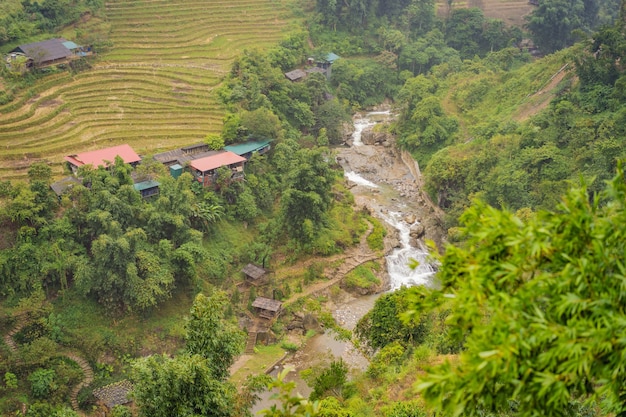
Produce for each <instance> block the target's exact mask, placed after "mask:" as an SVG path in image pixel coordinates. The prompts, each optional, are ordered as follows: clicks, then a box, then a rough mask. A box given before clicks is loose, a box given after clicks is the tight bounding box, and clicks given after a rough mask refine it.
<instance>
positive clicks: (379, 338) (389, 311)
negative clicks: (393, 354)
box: [355, 288, 427, 350]
mask: <svg viewBox="0 0 626 417" xmlns="http://www.w3.org/2000/svg"><path fill="white" fill-rule="evenodd" d="M408 295H409V290H408V289H406V288H402V289H400V290H398V291H394V292H392V293H389V294H384V295H382V296H381V297H379V298H378V299H376V302H375V303H374V308H372V309H371V310H370V311H369V312H368V313H367V314H366V315H365V316H363V317H362V318H361V320H359V322H358V323H357V326H356V329H355V333H356V335H357V337H358V338H359V339H360V340H361V341H363V342H365V344H367V345H368V346H369V347H370V348H371V349H372V350H378V349H381V348H383V347H385V346H387V345H389V344H391V343H393V342H400V343H402V344H405V345H407V344H413V343H415V344H419V343H421V342H422V341H423V339H424V336H425V335H426V330H427V325H426V323H424V322H422V321H420V322H418V323H405V322H403V321H402V320H401V319H400V313H403V312H404V311H406V309H407V308H408V305H409V304H408V303H409V300H410V299H409V297H408Z"/></svg>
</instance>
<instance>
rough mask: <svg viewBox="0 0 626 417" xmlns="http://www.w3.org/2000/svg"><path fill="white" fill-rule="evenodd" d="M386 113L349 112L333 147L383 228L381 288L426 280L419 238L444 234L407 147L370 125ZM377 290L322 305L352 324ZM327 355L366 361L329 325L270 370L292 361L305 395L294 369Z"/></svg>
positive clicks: (358, 196) (357, 363)
mask: <svg viewBox="0 0 626 417" xmlns="http://www.w3.org/2000/svg"><path fill="white" fill-rule="evenodd" d="M392 117H393V114H392V113H391V111H390V110H389V109H388V108H385V107H381V108H378V109H375V110H374V111H370V112H367V113H361V114H357V115H355V116H354V118H353V122H354V123H353V129H352V128H351V129H349V130H348V131H347V132H346V140H345V145H344V146H341V147H338V148H336V151H337V162H338V163H339V164H340V165H341V166H342V167H343V169H344V173H345V178H346V181H347V183H348V186H349V187H350V190H351V192H352V194H353V195H354V197H355V202H356V205H357V206H358V209H366V210H368V211H369V212H370V213H371V214H372V215H373V216H375V217H377V218H379V219H380V220H382V221H384V223H385V224H386V226H387V228H388V234H387V237H386V238H385V248H386V256H385V261H386V262H385V264H386V271H385V273H384V274H382V277H381V278H382V279H383V282H384V284H383V286H382V289H383V290H384V291H393V290H395V289H398V288H400V287H401V286H412V285H432V284H433V281H432V276H433V274H434V268H433V266H432V265H431V264H430V262H429V260H428V252H427V250H426V246H425V245H424V240H425V239H430V240H432V241H434V242H435V243H436V244H437V245H438V246H441V245H442V243H443V239H444V230H443V227H442V226H441V225H442V222H441V218H442V213H441V212H440V210H439V209H438V208H437V207H436V206H435V205H434V204H432V203H431V202H430V200H429V198H428V196H427V195H426V194H425V193H424V192H423V191H422V187H421V178H420V172H419V167H418V166H417V164H416V163H415V162H414V160H413V159H412V158H411V157H410V155H408V153H405V152H402V151H400V150H399V149H398V148H397V147H396V146H395V138H394V137H393V136H392V135H390V134H388V133H385V132H384V129H377V128H375V126H376V125H378V124H380V123H385V122H387V121H389V120H391V118H392ZM412 260H415V261H417V262H418V266H417V267H416V268H411V267H409V264H410V262H411V261H412ZM379 295H380V294H369V295H354V294H348V293H343V294H342V295H341V296H335V297H331V299H330V300H329V302H328V305H327V306H326V307H327V308H330V309H331V311H332V313H333V316H334V317H335V320H336V321H337V323H339V324H340V325H341V326H342V327H344V328H346V329H348V330H353V329H354V327H355V326H356V323H357V322H358V321H359V319H360V318H361V317H363V316H364V315H365V314H366V313H367V312H368V311H369V310H370V309H371V308H372V306H373V305H374V302H375V300H376V298H377V297H378V296H379ZM333 358H335V359H336V358H342V359H343V360H344V361H345V362H346V363H347V364H348V365H349V366H350V368H351V369H352V370H353V371H354V372H360V371H363V370H365V369H366V368H367V366H368V363H369V361H368V359H367V358H366V357H365V356H364V355H363V354H362V353H361V352H360V351H359V350H357V349H356V348H355V347H354V346H353V345H352V343H351V342H350V341H343V340H338V339H337V338H336V337H335V334H334V333H333V332H331V331H329V332H325V333H320V334H317V335H315V336H314V337H312V338H311V339H309V340H308V341H307V342H306V344H305V345H304V346H303V347H302V348H300V349H299V350H298V351H297V352H296V353H295V354H294V355H293V356H291V357H289V358H287V359H286V360H285V361H284V362H283V363H282V364H281V366H279V367H277V368H276V369H275V371H274V374H276V373H277V372H278V371H279V370H280V369H282V368H283V367H286V366H290V367H292V368H293V369H294V371H293V372H292V373H290V374H289V375H288V379H289V380H292V381H294V382H296V385H297V390H298V392H299V393H300V394H302V395H303V396H305V397H306V396H308V395H309V393H310V392H311V388H309V387H308V386H307V384H306V383H305V382H304V381H303V380H302V379H301V378H300V376H299V372H300V371H302V370H304V369H307V368H310V367H312V366H315V365H320V364H328V363H329V362H330V360H331V359H333ZM261 397H262V398H261V401H260V402H259V403H258V404H257V405H256V406H255V407H254V409H253V411H254V412H257V411H259V410H262V409H265V408H268V407H269V406H270V405H271V401H270V400H269V397H270V394H269V393H264V394H263V395H262V396H261Z"/></svg>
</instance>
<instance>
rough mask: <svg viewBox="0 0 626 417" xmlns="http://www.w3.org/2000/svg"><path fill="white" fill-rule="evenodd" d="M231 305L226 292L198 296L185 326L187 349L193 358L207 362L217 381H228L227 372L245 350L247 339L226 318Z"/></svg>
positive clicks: (234, 324)
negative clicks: (226, 310)
mask: <svg viewBox="0 0 626 417" xmlns="http://www.w3.org/2000/svg"><path fill="white" fill-rule="evenodd" d="M228 304H229V302H228V299H227V297H226V294H225V293H223V292H215V293H213V294H212V295H211V296H210V297H207V296H205V295H203V294H198V295H197V296H196V299H195V300H194V303H193V306H192V307H191V311H190V312H189V314H190V317H189V319H188V320H187V324H186V330H187V334H186V337H185V339H186V342H187V343H186V346H185V349H186V350H187V352H189V354H190V355H200V356H202V357H204V358H205V359H207V360H208V361H209V363H210V364H211V368H212V374H213V377H214V378H215V379H217V380H226V379H227V378H228V376H229V375H230V374H229V371H228V369H229V368H230V366H231V365H232V364H233V362H234V360H235V357H236V356H237V355H239V354H240V353H241V351H242V350H243V347H244V342H245V335H244V333H243V332H242V331H241V330H240V329H239V328H238V326H237V325H236V323H233V322H229V321H226V319H225V318H224V311H225V309H226V306H227V305H228Z"/></svg>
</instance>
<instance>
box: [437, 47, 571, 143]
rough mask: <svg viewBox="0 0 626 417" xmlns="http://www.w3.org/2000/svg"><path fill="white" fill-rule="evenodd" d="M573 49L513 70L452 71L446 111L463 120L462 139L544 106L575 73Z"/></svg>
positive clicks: (443, 94)
mask: <svg viewBox="0 0 626 417" xmlns="http://www.w3.org/2000/svg"><path fill="white" fill-rule="evenodd" d="M573 69H574V66H573V62H572V55H571V51H570V50H566V51H561V52H559V53H555V54H553V55H549V56H546V57H544V58H541V59H539V60H536V61H533V62H531V63H528V64H525V65H523V66H521V67H519V68H516V69H513V70H511V71H489V70H484V69H483V70H482V71H480V73H479V74H475V73H474V72H473V71H471V70H469V71H464V72H461V73H460V74H455V75H452V76H451V77H450V78H448V79H447V80H446V81H445V83H444V86H443V87H444V88H442V90H441V92H440V94H441V97H442V104H443V106H444V109H445V111H446V113H448V114H450V115H454V116H455V117H457V118H458V119H459V121H460V123H461V136H460V138H459V139H460V141H461V142H465V141H467V140H469V139H470V138H472V137H473V136H474V135H475V134H476V133H477V132H478V131H480V130H481V129H487V128H488V127H489V126H494V125H496V124H503V123H507V122H508V121H516V122H523V121H525V120H527V119H528V118H529V117H531V116H533V115H534V114H537V113H538V112H540V111H541V110H543V109H544V108H545V107H546V106H547V105H548V104H549V103H550V101H551V100H552V99H553V98H554V97H555V94H556V93H557V92H558V91H559V89H560V83H562V82H566V81H567V80H568V79H570V78H571V77H573V76H574V75H573Z"/></svg>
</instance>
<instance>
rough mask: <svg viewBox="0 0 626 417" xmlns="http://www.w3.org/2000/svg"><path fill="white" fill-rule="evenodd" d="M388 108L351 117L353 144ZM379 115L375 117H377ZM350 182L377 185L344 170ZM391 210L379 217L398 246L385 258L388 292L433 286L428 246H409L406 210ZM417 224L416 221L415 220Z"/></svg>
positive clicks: (358, 141) (355, 144) (376, 186)
mask: <svg viewBox="0 0 626 417" xmlns="http://www.w3.org/2000/svg"><path fill="white" fill-rule="evenodd" d="M389 114H390V111H389V110H386V111H374V112H368V113H366V114H364V115H362V116H360V117H358V116H357V117H356V118H355V119H354V133H353V134H352V139H353V142H352V146H355V147H358V146H364V144H363V142H362V141H361V134H362V133H363V131H364V130H365V129H367V128H369V127H372V126H374V125H375V124H376V123H377V120H380V116H388V115H389ZM377 116H378V117H377ZM344 175H345V176H346V178H348V179H349V180H350V181H352V182H354V183H356V184H358V185H363V186H366V187H370V188H379V187H380V186H379V185H378V184H376V183H374V182H372V181H370V180H368V179H366V178H363V177H362V176H361V175H359V173H357V172H354V171H346V172H345V173H344ZM392 210H398V211H391V210H390V211H387V212H385V213H382V212H381V213H380V217H381V218H383V219H384V220H385V221H386V222H387V223H389V224H390V225H391V226H393V227H394V228H395V229H397V230H398V234H399V239H400V246H399V247H398V248H396V249H394V250H393V251H392V252H391V253H390V254H389V255H387V257H386V261H387V272H388V273H389V277H390V291H394V290H397V289H398V288H401V287H403V286H405V287H410V286H414V285H429V286H430V285H433V280H432V278H433V275H434V274H435V270H434V269H433V267H432V265H431V264H430V262H429V260H428V251H427V249H426V248H425V247H424V246H423V245H422V244H421V243H420V242H419V241H418V242H417V244H418V246H419V247H414V246H412V245H411V237H410V232H411V227H412V226H413V224H408V223H407V222H406V221H405V220H404V218H405V217H406V214H408V213H402V212H401V211H400V210H402V207H394V208H393V209H392ZM416 223H417V222H416Z"/></svg>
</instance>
